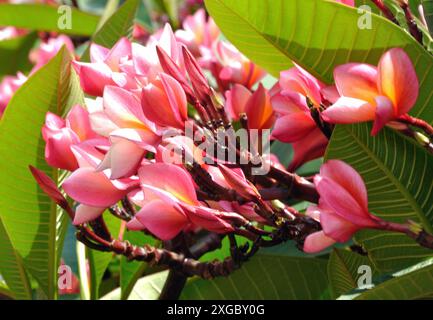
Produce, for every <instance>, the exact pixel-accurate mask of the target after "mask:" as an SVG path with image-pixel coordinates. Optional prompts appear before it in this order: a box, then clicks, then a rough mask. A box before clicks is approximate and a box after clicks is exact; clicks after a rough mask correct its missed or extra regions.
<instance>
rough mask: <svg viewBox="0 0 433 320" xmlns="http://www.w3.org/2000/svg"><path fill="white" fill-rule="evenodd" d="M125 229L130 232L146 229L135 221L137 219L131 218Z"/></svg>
mask: <svg viewBox="0 0 433 320" xmlns="http://www.w3.org/2000/svg"><path fill="white" fill-rule="evenodd" d="M126 227H127V228H128V229H129V230H132V231H140V230H144V229H146V227H145V226H144V225H143V224H142V223H141V222H140V221H139V220H138V219H137V217H134V218H132V220H130V221H128V223H127V224H126Z"/></svg>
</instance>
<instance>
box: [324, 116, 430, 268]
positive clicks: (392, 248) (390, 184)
mask: <svg viewBox="0 0 433 320" xmlns="http://www.w3.org/2000/svg"><path fill="white" fill-rule="evenodd" d="M370 130H371V125H370V124H359V125H341V126H337V127H336V129H335V130H334V133H333V135H332V139H331V141H330V144H329V147H328V150H327V154H326V158H327V159H340V160H343V161H345V162H347V163H348V164H350V165H352V166H353V167H354V168H355V169H356V170H357V171H358V172H359V173H360V174H361V176H362V177H363V179H364V181H365V183H366V186H367V189H368V197H369V209H370V210H371V211H372V212H373V213H375V214H377V215H378V216H380V217H381V218H384V219H386V220H389V221H395V222H400V223H402V222H406V221H407V220H408V219H411V220H414V221H418V222H421V223H422V224H423V226H424V228H425V229H426V230H427V231H429V232H432V230H433V228H432V225H433V224H432V223H433V207H432V203H433V184H432V180H433V171H432V170H431V168H432V167H433V157H432V156H431V155H430V154H428V153H427V152H426V151H425V150H424V149H422V148H420V147H419V146H418V145H417V144H416V143H415V142H413V141H412V140H409V139H407V138H406V137H402V136H400V135H399V134H398V133H396V132H395V131H393V130H391V129H388V128H385V129H384V130H382V131H381V133H380V134H378V135H377V136H376V137H374V138H372V137H371V136H370ZM356 240H357V241H359V242H360V243H361V244H362V245H363V246H365V248H366V249H367V251H368V253H369V256H370V258H371V259H372V261H373V262H374V264H375V265H376V266H377V268H378V269H380V270H381V271H393V270H396V269H401V268H404V267H407V266H408V265H410V264H412V263H414V262H416V261H419V259H423V258H425V257H427V256H431V255H432V254H433V252H432V251H431V250H428V249H424V248H421V247H420V246H419V245H418V244H417V243H415V242H414V241H413V240H411V239H410V238H408V237H407V236H405V235H402V234H397V233H390V232H379V231H371V230H365V231H361V232H359V233H358V234H357V235H356Z"/></svg>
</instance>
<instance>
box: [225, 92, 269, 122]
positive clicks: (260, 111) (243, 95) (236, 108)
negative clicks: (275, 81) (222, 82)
mask: <svg viewBox="0 0 433 320" xmlns="http://www.w3.org/2000/svg"><path fill="white" fill-rule="evenodd" d="M226 109H227V112H228V113H229V114H230V116H231V117H232V119H233V120H239V118H240V116H241V115H242V114H244V113H245V114H246V115H247V119H248V127H249V128H250V129H270V128H271V127H272V125H273V123H274V121H275V116H274V111H273V109H272V105H271V97H270V95H269V92H268V91H267V90H266V89H265V88H264V87H263V85H262V84H260V85H259V87H258V89H257V90H256V91H255V92H254V93H251V91H250V90H248V89H247V88H245V87H244V86H242V85H240V84H235V85H233V87H232V89H230V90H229V91H227V92H226Z"/></svg>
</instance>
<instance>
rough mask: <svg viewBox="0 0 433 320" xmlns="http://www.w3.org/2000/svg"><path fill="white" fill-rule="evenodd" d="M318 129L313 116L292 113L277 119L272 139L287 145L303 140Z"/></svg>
mask: <svg viewBox="0 0 433 320" xmlns="http://www.w3.org/2000/svg"><path fill="white" fill-rule="evenodd" d="M314 129H316V124H315V122H314V120H313V119H312V118H311V116H309V115H307V114H305V113H304V112H297V113H291V114H288V115H286V116H283V117H281V118H278V119H277V122H276V123H275V126H274V129H273V131H272V137H273V138H275V139H277V140H279V141H281V142H285V143H292V142H296V141H299V140H301V139H302V138H304V137H305V136H306V135H308V134H309V133H310V132H312V131H313V130H314Z"/></svg>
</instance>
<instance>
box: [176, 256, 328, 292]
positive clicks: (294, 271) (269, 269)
mask: <svg viewBox="0 0 433 320" xmlns="http://www.w3.org/2000/svg"><path fill="white" fill-rule="evenodd" d="M327 286H328V281H327V275H326V260H322V259H316V258H295V257H282V256H272V255H258V256H255V257H254V258H252V259H251V261H249V262H247V263H245V264H243V265H242V267H241V268H240V269H239V270H237V271H235V272H234V273H233V274H231V275H230V276H228V277H221V278H216V279H214V280H210V281H208V280H202V279H196V278H193V279H192V280H190V281H189V282H188V283H187V285H186V287H185V289H184V290H183V292H182V295H181V299H188V300H190V299H200V300H202V299H206V300H207V299H214V300H222V299H223V300H225V299H229V300H231V299H235V300H263V299H309V300H310V299H319V298H321V297H323V296H324V295H325V293H326V289H327Z"/></svg>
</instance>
